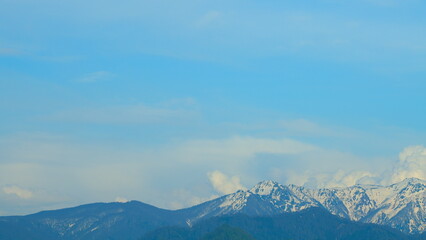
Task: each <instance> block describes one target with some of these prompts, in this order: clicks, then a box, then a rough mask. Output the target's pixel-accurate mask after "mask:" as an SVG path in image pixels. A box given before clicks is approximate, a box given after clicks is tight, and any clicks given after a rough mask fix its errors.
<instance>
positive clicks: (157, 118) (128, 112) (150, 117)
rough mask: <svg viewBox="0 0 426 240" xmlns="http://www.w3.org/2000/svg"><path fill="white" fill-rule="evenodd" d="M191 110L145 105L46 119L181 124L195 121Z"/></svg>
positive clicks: (61, 114) (81, 111)
mask: <svg viewBox="0 0 426 240" xmlns="http://www.w3.org/2000/svg"><path fill="white" fill-rule="evenodd" d="M196 116H197V112H195V111H193V110H191V109H179V108H176V107H175V108H166V107H151V106H146V105H144V104H138V105H121V106H110V107H101V108H81V109H73V110H67V111H61V112H57V113H54V114H52V115H50V116H47V117H45V118H44V119H46V120H51V121H64V122H76V123H78V122H82V123H93V124H149V123H165V122H168V123H179V122H183V121H185V120H189V119H194V118H196Z"/></svg>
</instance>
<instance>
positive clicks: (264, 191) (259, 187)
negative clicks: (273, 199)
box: [250, 180, 281, 195]
mask: <svg viewBox="0 0 426 240" xmlns="http://www.w3.org/2000/svg"><path fill="white" fill-rule="evenodd" d="M280 186H281V185H280V184H279V183H277V182H275V181H272V180H267V181H262V182H259V183H258V184H256V185H255V186H254V187H252V188H251V189H250V192H252V193H255V194H259V195H269V194H271V192H272V191H273V190H274V189H275V188H279V187H280Z"/></svg>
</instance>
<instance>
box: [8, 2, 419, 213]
mask: <svg viewBox="0 0 426 240" xmlns="http://www.w3.org/2000/svg"><path fill="white" fill-rule="evenodd" d="M425 11H426V2H425V1H421V0H353V1H342V0H316V1H311V0H307V1H288V0H281V1H275V0H270V1H258V0H257V1H256V0H245V1H240V0H235V1H229V0H228V1H223V0H216V1H199V0H181V1H175V0H174V1H172V0H155V1H153V0H138V1H136V0H124V1H116V0H103V1H100V0H91V1H82V0H73V1H57V0H38V1H33V0H0V215H20V214H29V213H35V212H38V211H41V210H47V209H57V208H63V207H70V206H76V205H80V204H86V203H92V202H114V201H120V202H122V201H128V200H139V201H143V202H146V203H149V204H153V205H155V206H158V207H162V208H167V209H179V208H184V207H189V206H192V205H194V204H198V203H201V202H203V201H206V200H209V199H212V198H215V197H218V196H221V195H224V194H228V193H232V192H234V191H236V190H238V189H249V188H250V187H251V186H253V185H254V184H256V183H257V182H259V181H262V180H274V181H277V182H279V183H282V184H297V185H303V186H306V187H312V188H321V187H345V186H351V185H354V184H383V185H387V184H392V183H395V182H398V181H401V180H403V179H404V178H407V177H417V178H421V179H426V148H425V144H426V124H425V122H426V109H425V105H426V94H425V91H426V17H425V15H424V12H425Z"/></svg>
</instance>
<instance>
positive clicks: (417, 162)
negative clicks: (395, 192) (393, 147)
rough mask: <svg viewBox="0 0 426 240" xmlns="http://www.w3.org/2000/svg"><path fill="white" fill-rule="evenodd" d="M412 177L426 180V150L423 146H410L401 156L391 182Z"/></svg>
mask: <svg viewBox="0 0 426 240" xmlns="http://www.w3.org/2000/svg"><path fill="white" fill-rule="evenodd" d="M410 177H415V178H420V179H426V148H425V147H423V146H410V147H407V148H405V149H404V150H403V151H402V152H401V153H400V154H399V162H398V163H397V165H396V166H395V168H394V171H393V174H392V179H391V180H392V182H399V181H402V180H404V179H405V178H410Z"/></svg>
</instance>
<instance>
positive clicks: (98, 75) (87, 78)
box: [76, 71, 115, 83]
mask: <svg viewBox="0 0 426 240" xmlns="http://www.w3.org/2000/svg"><path fill="white" fill-rule="evenodd" d="M114 76H115V75H114V74H112V73H110V72H107V71H97V72H92V73H89V74H86V75H84V76H82V77H80V78H78V79H76V81H77V82H81V83H92V82H99V81H105V80H109V79H111V78H113V77H114Z"/></svg>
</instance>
